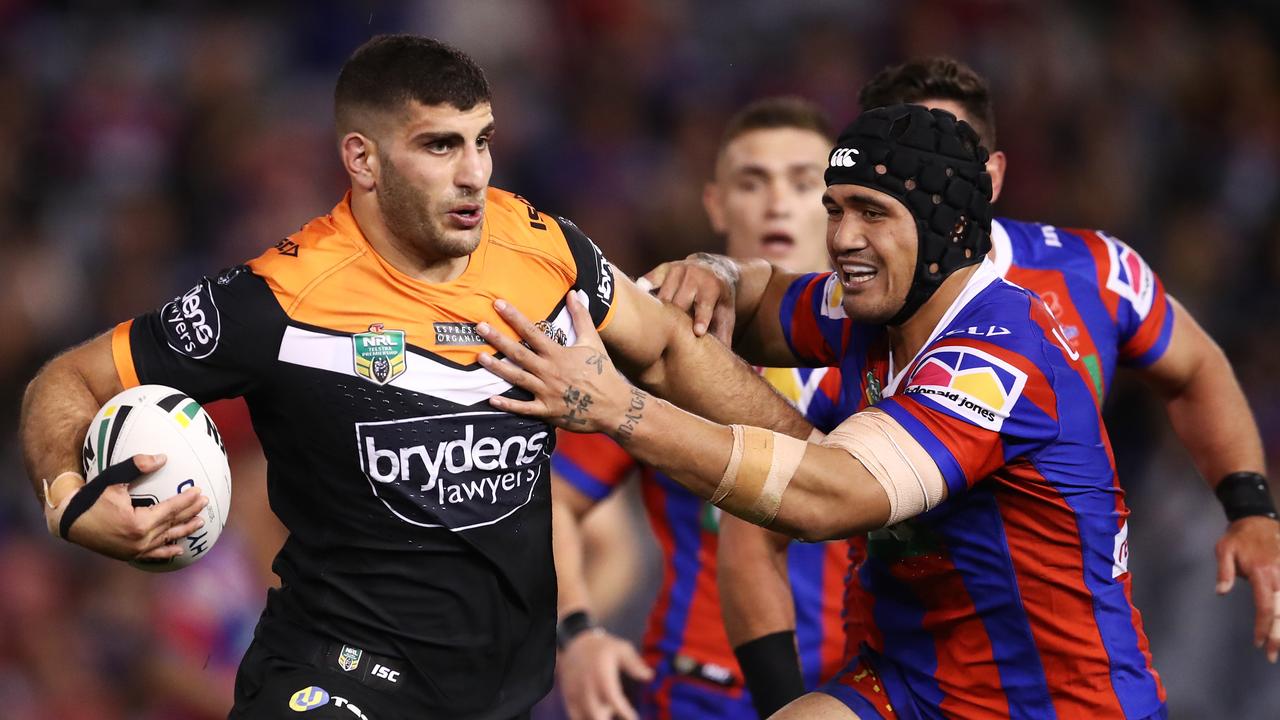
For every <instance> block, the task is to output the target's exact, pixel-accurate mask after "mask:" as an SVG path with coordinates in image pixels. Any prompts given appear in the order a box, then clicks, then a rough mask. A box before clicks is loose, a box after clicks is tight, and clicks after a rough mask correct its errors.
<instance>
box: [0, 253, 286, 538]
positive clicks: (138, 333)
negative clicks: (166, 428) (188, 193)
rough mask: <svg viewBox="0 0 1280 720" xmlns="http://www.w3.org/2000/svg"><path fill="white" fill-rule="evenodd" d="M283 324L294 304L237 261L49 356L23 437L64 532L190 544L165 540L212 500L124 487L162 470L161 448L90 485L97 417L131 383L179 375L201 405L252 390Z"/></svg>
mask: <svg viewBox="0 0 1280 720" xmlns="http://www.w3.org/2000/svg"><path fill="white" fill-rule="evenodd" d="M284 326H285V317H284V310H283V309H281V307H280V304H279V302H278V301H277V300H276V299H275V296H274V295H273V294H272V290H271V289H270V287H269V285H268V283H267V281H266V280H265V279H264V278H263V277H261V276H259V275H256V274H254V273H253V272H252V271H251V270H250V269H249V268H248V267H247V266H238V267H235V268H232V269H230V270H227V271H226V272H224V273H222V274H221V275H219V276H218V277H217V278H204V279H202V280H201V281H200V282H199V283H197V284H196V285H195V287H193V288H191V289H190V290H188V291H187V292H186V293H184V294H182V295H180V296H179V297H177V298H174V299H173V300H172V301H170V302H169V303H167V304H166V305H164V307H162V308H160V309H158V310H156V311H153V312H149V313H146V314H144V315H141V316H139V317H137V318H134V319H133V320H129V321H126V322H123V323H121V324H120V325H118V326H116V328H115V329H114V330H113V331H112V332H110V333H106V334H104V335H101V336H99V337H98V338H96V339H94V340H92V341H90V342H89V343H87V344H85V345H82V346H80V347H78V348H76V349H74V350H71V351H69V352H67V353H64V354H63V355H61V356H59V357H57V358H55V359H54V360H53V361H51V362H50V363H49V364H48V365H46V366H45V368H44V369H42V370H41V371H40V373H39V375H37V376H36V378H35V379H34V380H33V381H32V382H31V384H30V386H29V387H28V388H27V393H26V395H25V397H24V399H23V409H22V421H21V437H22V446H23V452H24V456H25V460H26V465H27V470H28V473H29V474H30V477H31V482H32V484H33V485H34V486H36V493H37V496H38V497H43V495H44V493H43V492H42V489H43V485H44V481H46V480H47V481H49V483H50V491H49V493H48V495H49V497H48V498H47V499H46V513H45V515H46V519H47V520H48V521H49V525H50V530H51V531H53V532H54V533H55V534H61V533H59V532H58V530H59V529H60V528H61V526H63V525H67V524H68V523H70V525H69V527H67V528H66V538H67V539H68V540H71V541H72V542H75V543H77V544H80V545H84V546H85V547H87V548H89V549H91V550H94V551H96V552H99V553H102V554H104V555H107V556H109V557H114V558H119V559H134V558H145V559H161V558H169V557H174V556H176V555H177V554H180V552H181V548H179V547H178V546H176V545H175V546H168V545H167V544H166V541H168V540H170V539H175V538H179V537H183V536H185V535H189V534H191V533H192V532H194V531H195V530H196V529H197V528H198V527H199V523H200V520H199V519H198V518H197V517H196V516H197V514H198V513H199V512H200V510H201V509H202V508H203V507H204V505H205V504H206V503H207V500H206V499H204V498H201V497H200V496H199V494H198V493H194V494H192V493H191V492H190V491H187V492H184V493H181V494H180V495H178V496H176V497H173V498H170V499H169V500H166V501H164V502H161V503H160V504H158V505H153V506H151V507H148V508H134V507H133V503H132V501H131V500H130V498H129V493H128V490H127V489H126V487H125V485H126V484H127V483H129V482H131V481H133V480H135V479H136V478H137V477H138V476H140V475H142V474H143V473H147V472H152V471H154V470H156V469H157V468H159V467H160V465H161V464H162V463H163V458H162V457H160V456H143V455H139V456H136V457H135V458H134V460H133V462H122V463H117V464H116V465H113V466H111V467H109V468H107V469H105V470H103V472H102V473H100V474H99V475H98V477H96V478H94V481H93V483H91V484H90V485H85V483H84V478H83V477H82V476H80V474H79V468H80V460H79V453H80V447H81V441H82V440H83V438H84V433H85V430H86V429H87V428H88V426H89V421H90V420H92V418H93V416H94V415H95V414H96V413H97V412H98V408H99V407H101V405H102V404H103V403H104V402H106V401H107V400H109V399H110V398H111V397H112V396H113V395H115V394H116V393H118V392H119V391H120V390H121V389H124V388H130V387H134V386H137V385H142V384H152V383H154V384H159V385H168V386H170V387H174V388H176V389H178V390H181V391H183V392H184V393H186V394H187V395H189V396H191V397H192V398H193V399H194V400H196V401H197V402H201V403H204V402H208V401H210V400H215V399H219V398H226V397H233V396H236V395H241V394H244V393H245V392H247V391H249V390H251V389H253V388H255V387H256V386H257V383H259V382H260V381H261V379H262V378H263V377H265V376H266V368H269V367H270V366H271V365H272V364H273V363H274V362H275V359H276V348H277V347H278V346H279V343H278V342H274V341H275V340H277V339H278V338H279V337H280V336H281V334H282V333H283V329H284ZM86 490H87V494H81V493H82V492H85V491H86ZM98 491H101V495H99V496H96V497H95V494H96V493H97V492H98ZM77 495H79V497H80V499H79V500H76V499H75V496H77ZM50 504H51V505H52V507H50ZM69 508H70V509H72V510H73V511H76V512H78V511H79V510H80V509H82V508H83V509H85V511H84V513H83V514H82V515H80V516H79V517H75V512H72V513H71V514H70V515H67V514H66V513H67V510H68V509H69ZM73 517H74V518H75V519H74V521H72V520H70V519H63V518H73Z"/></svg>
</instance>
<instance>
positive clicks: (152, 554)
mask: <svg viewBox="0 0 1280 720" xmlns="http://www.w3.org/2000/svg"><path fill="white" fill-rule="evenodd" d="M181 554H182V546H181V545H159V546H157V547H154V548H152V549H150V550H148V551H146V552H144V553H139V554H138V555H137V557H135V558H134V559H135V560H172V559H173V558H176V557H178V556H179V555H181Z"/></svg>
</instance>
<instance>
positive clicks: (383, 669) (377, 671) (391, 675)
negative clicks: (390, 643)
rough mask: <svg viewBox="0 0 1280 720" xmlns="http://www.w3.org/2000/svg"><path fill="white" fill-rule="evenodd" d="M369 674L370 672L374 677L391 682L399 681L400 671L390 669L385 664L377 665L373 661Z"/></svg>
mask: <svg viewBox="0 0 1280 720" xmlns="http://www.w3.org/2000/svg"><path fill="white" fill-rule="evenodd" d="M370 674H372V675H373V676H374V677H380V678H382V679H383V680H386V681H387V682H391V683H398V682H400V671H399V670H392V669H391V668H389V667H387V666H386V665H379V664H376V663H375V664H374V666H373V670H371V671H370Z"/></svg>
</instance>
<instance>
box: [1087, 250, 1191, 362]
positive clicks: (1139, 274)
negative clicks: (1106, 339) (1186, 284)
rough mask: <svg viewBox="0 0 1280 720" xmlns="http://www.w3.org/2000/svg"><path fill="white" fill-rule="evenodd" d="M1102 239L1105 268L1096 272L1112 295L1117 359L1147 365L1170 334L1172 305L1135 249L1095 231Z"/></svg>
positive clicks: (1162, 350)
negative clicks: (1116, 337) (1117, 341)
mask: <svg viewBox="0 0 1280 720" xmlns="http://www.w3.org/2000/svg"><path fill="white" fill-rule="evenodd" d="M1097 236H1098V237H1099V238H1101V239H1102V240H1103V241H1104V242H1105V243H1106V251H1107V252H1106V262H1107V267H1106V269H1105V271H1102V272H1099V276H1100V279H1102V280H1103V282H1102V283H1100V284H1101V285H1102V289H1103V292H1105V293H1111V294H1112V295H1113V296H1114V299H1113V301H1112V303H1107V304H1108V305H1112V304H1113V303H1114V305H1113V306H1114V307H1115V319H1116V330H1117V331H1118V333H1117V334H1118V340H1119V346H1120V347H1119V350H1120V354H1119V361H1120V362H1121V363H1123V364H1125V365H1130V366H1136V367H1147V366H1149V365H1151V364H1152V363H1154V362H1155V361H1157V360H1159V359H1160V358H1161V356H1163V355H1164V353H1165V350H1167V349H1168V348H1169V340H1170V338H1171V337H1172V336H1173V307H1172V305H1171V304H1170V303H1169V298H1168V297H1167V296H1166V295H1165V291H1164V284H1163V283H1161V282H1160V278H1159V276H1157V275H1156V274H1155V273H1154V272H1152V270H1151V267H1150V266H1149V265H1147V261H1146V260H1143V259H1142V256H1141V255H1139V254H1138V252H1137V251H1136V250H1134V249H1133V248H1131V247H1129V246H1128V245H1126V244H1125V243H1123V242H1121V241H1120V240H1118V239H1116V238H1113V237H1111V236H1110V235H1107V234H1106V233H1102V232H1099V233H1097Z"/></svg>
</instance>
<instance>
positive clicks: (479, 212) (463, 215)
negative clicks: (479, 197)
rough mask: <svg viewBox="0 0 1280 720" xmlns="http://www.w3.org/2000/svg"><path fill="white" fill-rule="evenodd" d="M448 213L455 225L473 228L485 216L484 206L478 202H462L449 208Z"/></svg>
mask: <svg viewBox="0 0 1280 720" xmlns="http://www.w3.org/2000/svg"><path fill="white" fill-rule="evenodd" d="M448 215H449V218H450V219H451V220H453V222H454V224H455V225H459V226H461V227H463V228H473V227H475V226H476V225H479V224H480V221H481V220H482V219H483V218H484V207H483V206H481V205H480V204H478V203H462V204H459V205H454V206H453V207H452V208H449V212H448Z"/></svg>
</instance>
